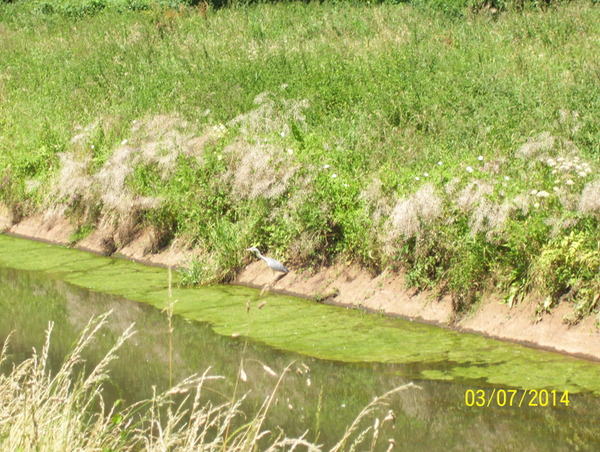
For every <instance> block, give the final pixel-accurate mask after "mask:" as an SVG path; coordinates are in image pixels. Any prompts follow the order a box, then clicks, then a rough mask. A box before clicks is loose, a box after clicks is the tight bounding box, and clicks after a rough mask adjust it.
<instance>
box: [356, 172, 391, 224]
mask: <svg viewBox="0 0 600 452" xmlns="http://www.w3.org/2000/svg"><path fill="white" fill-rule="evenodd" d="M382 186H383V184H382V183H381V180H379V179H378V178H374V179H373V180H372V181H371V183H370V184H369V185H368V186H367V188H366V189H365V190H363V191H362V192H361V194H360V196H359V199H363V200H365V201H366V203H367V206H366V208H367V209H368V210H370V211H372V214H371V216H372V218H373V224H376V225H378V224H379V222H380V221H381V219H382V218H386V217H388V216H389V215H390V211H391V208H390V206H389V204H388V202H387V199H386V197H385V195H384V193H383V191H382V189H381V188H382Z"/></svg>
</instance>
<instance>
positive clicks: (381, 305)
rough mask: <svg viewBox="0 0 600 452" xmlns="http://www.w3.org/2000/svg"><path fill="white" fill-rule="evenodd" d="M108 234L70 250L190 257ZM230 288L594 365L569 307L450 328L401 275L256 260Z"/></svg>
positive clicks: (26, 223) (1, 214)
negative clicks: (281, 266)
mask: <svg viewBox="0 0 600 452" xmlns="http://www.w3.org/2000/svg"><path fill="white" fill-rule="evenodd" d="M0 231H3V232H6V233H10V234H15V235H19V236H22V237H27V238H32V239H37V240H44V241H49V242H52V243H57V244H63V245H66V244H68V243H69V241H70V238H71V236H72V235H73V233H74V231H75V228H74V226H73V225H71V224H70V223H69V221H68V220H65V219H58V220H48V219H45V218H44V216H42V215H38V216H33V217H29V218H26V219H24V220H22V221H20V222H19V223H17V224H12V222H11V220H10V215H9V213H8V212H7V211H6V210H2V208H1V206H0ZM115 234H118V231H112V230H96V231H95V232H94V233H92V234H91V235H90V236H88V237H86V238H85V239H83V240H81V241H80V242H78V243H77V244H76V245H75V248H78V249H81V250H86V251H91V252H96V253H102V254H107V250H110V251H113V250H114V249H115V248H116V254H117V255H120V256H123V257H126V258H128V259H132V260H136V261H139V262H143V263H147V264H151V265H162V266H167V265H172V266H180V265H185V262H186V260H187V258H188V256H189V255H190V254H192V251H186V250H182V249H174V250H173V251H163V252H159V253H153V252H152V251H153V248H154V246H153V244H154V237H153V233H152V231H149V230H144V231H139V232H137V234H135V235H134V236H133V238H132V239H131V240H130V241H128V243H127V244H126V245H124V246H115V244H118V243H119V240H117V238H118V237H115V236H114V235H115ZM249 260H250V256H249ZM236 283H238V284H244V285H250V286H255V287H258V288H264V287H265V286H266V287H268V288H270V289H271V290H277V291H283V292H288V293H292V294H296V295H299V296H304V297H316V298H318V299H327V300H328V302H331V303H333V304H336V305H340V306H346V307H353V308H364V309H368V310H371V311H374V312H378V313H382V314H386V315H392V316H402V317H406V318H410V319H416V320H421V321H426V322H428V323H433V324H436V325H440V326H444V327H450V328H453V329H457V330H460V331H468V332H476V333H481V334H485V335H488V336H490V337H494V338H498V339H503V340H509V341H515V342H520V343H524V344H527V345H531V346H536V347H541V348H546V349H549V350H555V351H559V352H563V353H568V354H572V355H577V356H582V357H586V358H589V359H595V360H600V331H599V330H598V329H597V328H596V326H595V324H594V318H588V319H586V320H585V321H583V322H581V323H580V324H579V325H576V326H571V327H569V326H568V325H566V324H564V323H563V322H562V318H563V316H564V315H565V314H566V313H567V312H568V311H569V306H566V305H564V304H563V305H560V306H558V307H557V308H556V309H555V310H554V312H553V313H552V314H544V315H543V316H542V319H541V321H536V315H535V306H536V303H534V302H533V300H529V301H528V302H524V303H521V304H519V305H518V306H516V307H513V308H512V309H511V308H509V307H508V306H507V305H505V304H501V303H500V300H499V299H498V298H496V297H494V296H490V297H488V299H486V300H485V301H484V302H482V303H481V305H480V306H479V308H478V309H477V311H476V312H475V313H473V314H471V315H469V316H467V317H465V318H463V319H461V320H459V321H454V319H453V312H452V302H451V299H450V297H448V296H446V297H443V298H442V299H441V300H438V299H435V298H434V297H433V295H432V294H431V293H427V292H417V291H415V290H414V289H406V288H405V284H404V277H403V275H402V274H390V273H388V272H387V271H384V272H383V273H381V274H379V275H378V276H376V277H372V276H371V275H370V274H369V273H368V272H366V271H364V270H362V269H361V268H358V267H357V266H355V265H352V264H348V265H347V264H338V265H336V266H333V267H327V268H323V269H321V270H320V271H318V272H315V273H309V272H308V271H306V270H305V269H292V270H291V271H290V273H289V274H288V275H286V276H285V277H283V278H281V279H278V280H277V279H276V278H275V277H274V275H273V273H272V272H271V271H270V270H269V269H268V268H267V267H266V266H265V265H264V263H263V262H262V261H253V262H251V263H250V264H249V265H248V266H247V267H246V268H245V269H244V270H242V272H241V273H240V274H239V275H238V278H237V281H236Z"/></svg>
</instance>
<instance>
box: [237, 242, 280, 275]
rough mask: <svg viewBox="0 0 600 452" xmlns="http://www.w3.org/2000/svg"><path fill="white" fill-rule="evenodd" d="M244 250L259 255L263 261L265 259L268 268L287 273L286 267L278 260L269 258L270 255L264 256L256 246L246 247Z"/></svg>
mask: <svg viewBox="0 0 600 452" xmlns="http://www.w3.org/2000/svg"><path fill="white" fill-rule="evenodd" d="M246 251H251V252H253V253H255V254H256V257H260V258H261V259H262V260H263V261H265V262H266V263H267V265H268V266H269V268H270V269H271V270H273V271H276V272H281V273H286V274H287V273H288V272H289V270H288V269H287V268H285V266H284V265H283V264H282V263H281V262H279V261H278V260H277V259H271V258H270V257H265V256H263V255H262V254H260V251H258V248H256V247H254V246H253V247H252V248H248V249H246Z"/></svg>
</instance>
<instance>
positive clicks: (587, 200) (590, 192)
mask: <svg viewBox="0 0 600 452" xmlns="http://www.w3.org/2000/svg"><path fill="white" fill-rule="evenodd" d="M578 209H579V211H580V212H581V213H583V214H593V215H600V179H597V180H595V181H593V182H590V183H589V184H587V185H586V186H585V188H584V189H583V193H582V194H581V198H580V199H579V206H578Z"/></svg>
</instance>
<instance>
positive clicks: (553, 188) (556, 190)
mask: <svg viewBox="0 0 600 452" xmlns="http://www.w3.org/2000/svg"><path fill="white" fill-rule="evenodd" d="M552 190H554V191H555V192H559V191H560V188H558V187H552ZM538 194H539V193H538Z"/></svg>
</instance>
